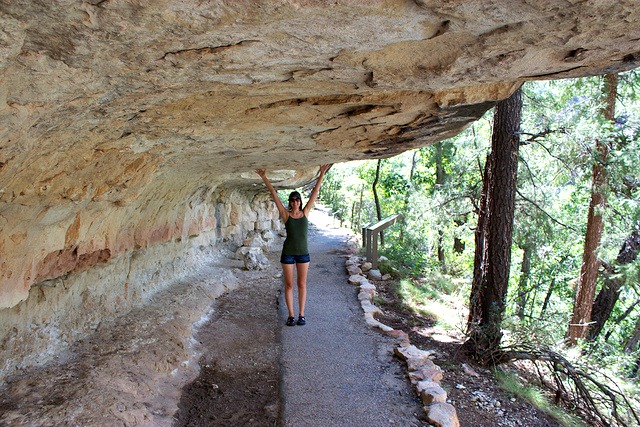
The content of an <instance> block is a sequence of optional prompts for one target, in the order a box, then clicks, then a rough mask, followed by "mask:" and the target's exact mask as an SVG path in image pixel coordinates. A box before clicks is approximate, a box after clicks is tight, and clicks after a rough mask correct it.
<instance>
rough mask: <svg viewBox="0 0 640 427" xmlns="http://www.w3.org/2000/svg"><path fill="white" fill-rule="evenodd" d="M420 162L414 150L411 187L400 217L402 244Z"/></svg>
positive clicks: (410, 177)
mask: <svg viewBox="0 0 640 427" xmlns="http://www.w3.org/2000/svg"><path fill="white" fill-rule="evenodd" d="M417 164H418V151H417V150H416V151H414V152H413V156H412V157H411V170H410V171H409V180H408V181H409V188H407V192H406V193H405V195H404V207H403V209H402V210H403V213H404V215H402V216H401V217H400V225H401V227H400V244H403V243H404V230H405V228H407V218H406V212H408V210H409V202H410V199H411V193H412V192H413V175H415V172H416V165H417Z"/></svg>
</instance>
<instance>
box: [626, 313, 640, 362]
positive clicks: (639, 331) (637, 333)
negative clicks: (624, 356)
mask: <svg viewBox="0 0 640 427" xmlns="http://www.w3.org/2000/svg"><path fill="white" fill-rule="evenodd" d="M638 342H640V317H639V318H638V321H637V322H636V326H635V327H634V328H633V332H632V333H631V336H630V337H629V339H628V340H627V342H626V343H625V345H624V351H625V353H633V352H634V351H636V349H637V348H638Z"/></svg>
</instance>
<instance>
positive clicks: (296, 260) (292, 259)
mask: <svg viewBox="0 0 640 427" xmlns="http://www.w3.org/2000/svg"><path fill="white" fill-rule="evenodd" d="M309 261H311V258H310V257H309V254H306V255H285V254H282V255H281V256H280V263H281V264H305V263H307V262H309Z"/></svg>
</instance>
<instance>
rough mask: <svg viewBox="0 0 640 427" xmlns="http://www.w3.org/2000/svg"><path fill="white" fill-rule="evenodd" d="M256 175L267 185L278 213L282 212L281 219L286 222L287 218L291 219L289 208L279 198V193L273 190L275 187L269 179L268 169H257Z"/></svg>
mask: <svg viewBox="0 0 640 427" xmlns="http://www.w3.org/2000/svg"><path fill="white" fill-rule="evenodd" d="M256 173H257V174H258V175H260V178H262V181H264V185H266V186H267V189H269V193H271V198H272V199H273V201H274V202H275V203H276V207H277V208H278V212H280V219H282V221H286V220H287V218H289V211H288V210H287V208H285V207H284V205H283V204H282V201H281V200H280V197H278V193H277V192H276V189H275V188H273V185H271V182H269V178H267V171H266V169H256Z"/></svg>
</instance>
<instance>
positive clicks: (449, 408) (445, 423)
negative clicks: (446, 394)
mask: <svg viewBox="0 0 640 427" xmlns="http://www.w3.org/2000/svg"><path fill="white" fill-rule="evenodd" d="M427 411H428V412H427V420H428V421H429V422H430V423H431V424H433V425H435V426H436V427H460V422H459V421H458V414H457V413H456V409H455V408H454V407H453V405H451V404H449V403H434V404H432V405H431V406H429V407H428V408H427Z"/></svg>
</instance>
